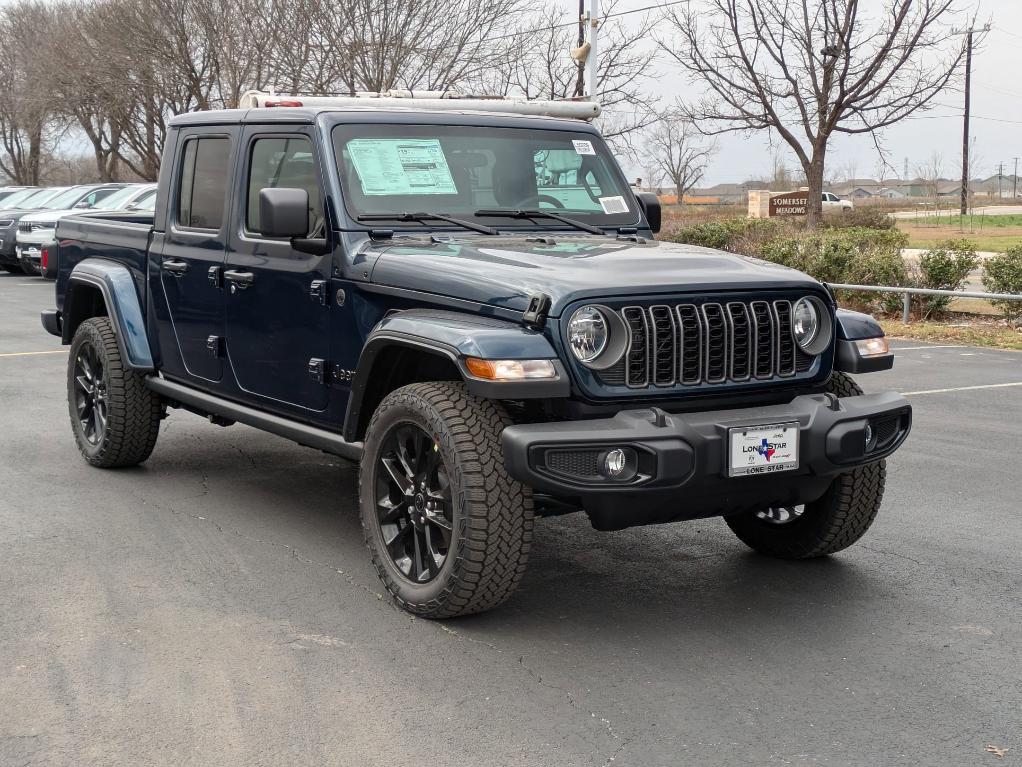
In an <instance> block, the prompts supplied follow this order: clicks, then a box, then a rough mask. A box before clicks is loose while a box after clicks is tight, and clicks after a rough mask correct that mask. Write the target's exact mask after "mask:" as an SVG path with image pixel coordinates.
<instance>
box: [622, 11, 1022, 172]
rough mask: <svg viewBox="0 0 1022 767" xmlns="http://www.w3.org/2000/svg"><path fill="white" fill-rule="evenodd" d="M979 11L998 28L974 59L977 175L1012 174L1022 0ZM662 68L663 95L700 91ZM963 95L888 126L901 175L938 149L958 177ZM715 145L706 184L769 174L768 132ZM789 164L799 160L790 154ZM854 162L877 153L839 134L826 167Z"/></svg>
mask: <svg viewBox="0 0 1022 767" xmlns="http://www.w3.org/2000/svg"><path fill="white" fill-rule="evenodd" d="M653 2H655V0H619V3H618V8H617V10H630V9H636V8H642V7H645V6H649V5H652V4H653ZM888 3H889V0H864V2H863V6H865V7H867V8H869V7H870V6H875V7H877V8H881V7H885V6H887V5H888ZM979 9H980V11H979V18H980V20H981V21H985V20H986V19H989V20H990V21H991V23H992V24H993V29H992V30H991V32H990V33H989V35H988V36H987V38H986V41H985V43H984V45H983V48H982V49H981V50H979V51H977V52H976V54H975V56H974V58H973V74H972V85H973V97H972V114H973V120H972V129H971V132H972V135H973V136H974V137H976V145H975V149H974V155H973V173H972V175H973V176H974V177H977V176H983V177H986V176H991V175H993V174H995V173H997V165H998V163H1000V162H1003V163H1004V172H1005V173H1006V174H1010V173H1011V172H1012V169H1013V167H1014V159H1013V158H1014V157H1016V156H1022V0H981V2H980V4H979ZM625 18H629V17H625ZM660 69H661V70H662V71H663V76H662V77H660V78H659V79H658V81H657V85H658V87H659V88H660V90H661V92H662V93H663V94H664V95H665V97H677V96H681V97H683V98H684V97H695V96H697V95H698V94H699V92H700V89H699V87H698V86H695V85H693V84H691V83H689V82H687V81H686V80H685V79H684V78H683V75H682V74H681V72H680V71H679V70H678V69H676V68H672V67H670V65H669V64H667V63H666V62H661V63H660ZM962 98H963V97H962V93H961V92H960V90H956V91H951V92H948V93H947V96H946V98H940V99H939V101H940V103H941V104H947V105H949V106H948V107H934V108H933V109H932V110H930V111H929V112H927V113H926V119H916V120H910V121H907V122H905V123H903V124H901V125H898V126H895V127H892V128H888V129H887V130H886V131H884V133H883V135H882V141H881V145H882V146H883V147H884V149H885V150H887V151H888V153H889V157H890V163H891V164H892V165H893V166H894V168H895V169H896V170H897V172H898V173H899V174H900V173H902V171H903V167H904V164H905V160H906V158H907V159H908V162H909V169H910V175H916V174H915V170H916V167H917V166H919V165H922V164H924V163H926V162H927V161H928V160H929V158H930V157H931V156H932V154H933V152H935V151H936V152H940V153H941V154H942V155H943V159H944V175H945V176H947V177H955V176H956V175H957V176H960V175H961V165H960V163H961V146H962V117H961V115H962ZM984 118H996V119H984ZM997 120H1006V121H1009V122H998V121H997ZM1010 121H1014V122H1010ZM718 145H719V147H720V151H719V152H718V154H717V156H716V157H715V158H714V160H713V163H712V165H711V166H710V169H709V171H708V173H707V176H706V178H705V181H704V183H705V184H715V183H718V182H723V181H744V180H746V179H748V178H749V177H750V176H756V175H769V171H770V169H771V167H772V161H771V151H772V150H771V149H770V148H769V144H768V142H767V140H766V138H765V137H762V138H756V137H754V138H749V137H743V136H730V137H727V136H722V137H720V138H718ZM785 146H786V145H785ZM788 162H789V163H790V164H791V165H796V164H797V163H796V162H795V160H794V157H793V156H790V155H788ZM850 164H854V166H855V167H856V171H857V175H858V176H860V177H872V176H874V175H875V169H876V166H877V152H876V149H875V148H874V147H873V141H872V139H871V138H870V137H869V136H862V137H852V138H850V137H844V136H842V137H838V138H836V139H834V141H833V142H832V144H831V146H830V149H829V151H828V162H827V166H828V171H834V170H837V169H839V168H847V167H848V166H849V165H850ZM1020 174H1022V161H1020Z"/></svg>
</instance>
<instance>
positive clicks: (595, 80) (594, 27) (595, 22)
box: [586, 0, 600, 101]
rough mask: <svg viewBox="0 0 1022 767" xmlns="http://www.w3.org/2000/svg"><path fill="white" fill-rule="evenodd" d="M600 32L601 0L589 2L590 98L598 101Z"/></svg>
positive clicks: (590, 0)
mask: <svg viewBox="0 0 1022 767" xmlns="http://www.w3.org/2000/svg"><path fill="white" fill-rule="evenodd" d="M599 31H600V0H589V58H588V59H587V60H586V63H587V64H588V65H589V98H590V99H591V100H593V101H595V100H596V97H597V95H598V94H599V92H600V83H599V79H600V78H599V71H600V70H599V65H598V64H597V50H598V49H597V47H596V37H597V33H598V32H599Z"/></svg>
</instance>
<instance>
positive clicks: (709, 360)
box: [598, 300, 815, 389]
mask: <svg viewBox="0 0 1022 767" xmlns="http://www.w3.org/2000/svg"><path fill="white" fill-rule="evenodd" d="M619 312H620V315H621V318H622V319H623V320H624V322H625V325H626V326H627V328H628V331H629V336H630V337H629V344H628V350H627V351H626V352H625V355H624V357H623V358H622V360H621V362H619V363H617V364H616V365H614V366H613V367H611V368H608V369H607V370H603V371H600V372H599V373H598V378H599V380H600V382H601V383H603V384H605V385H608V386H622V385H624V386H628V387H629V388H632V389H643V388H647V387H650V386H659V387H667V386H701V385H703V384H723V383H728V382H732V383H742V382H755V381H767V380H774V379H778V378H781V379H783V378H791V377H793V376H795V375H796V374H798V373H804V372H806V371H808V370H809V369H810V368H811V367H812V365H813V362H814V360H815V357H813V356H811V355H809V354H806V353H805V352H803V351H802V350H801V349H800V348H798V346H797V345H796V343H795V338H794V335H793V334H792V330H791V313H792V302H791V301H789V300H770V301H767V300H752V301H748V300H747V301H726V302H724V301H722V302H719V303H716V302H712V301H711V302H706V303H702V304H673V305H666V304H661V305H655V306H626V307H624V308H622V309H620V310H619Z"/></svg>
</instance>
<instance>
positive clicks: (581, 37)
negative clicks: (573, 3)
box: [575, 0, 586, 96]
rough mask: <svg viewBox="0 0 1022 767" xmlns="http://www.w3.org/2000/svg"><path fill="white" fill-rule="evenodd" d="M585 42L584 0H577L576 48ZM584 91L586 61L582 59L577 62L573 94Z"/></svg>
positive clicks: (578, 94) (577, 94) (583, 92)
mask: <svg viewBox="0 0 1022 767" xmlns="http://www.w3.org/2000/svg"><path fill="white" fill-rule="evenodd" d="M585 44H586V0H578V49H579V50H581V49H582V46H583V45H585ZM585 93H586V63H585V60H584V59H582V60H580V61H579V62H578V77H577V78H576V80H575V95H576V96H584V95H585Z"/></svg>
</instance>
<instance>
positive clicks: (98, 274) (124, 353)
mask: <svg viewBox="0 0 1022 767" xmlns="http://www.w3.org/2000/svg"><path fill="white" fill-rule="evenodd" d="M78 286H83V287H88V288H90V289H95V290H98V291H99V293H100V294H101V295H102V296H103V302H104V303H105V304H106V311H107V314H108V316H109V317H110V321H111V322H112V323H113V326H114V335H115V336H116V337H117V346H118V347H119V348H120V351H121V358H122V359H123V360H124V362H125V364H126V365H127V366H128V367H130V368H134V369H135V370H153V368H154V365H153V354H152V349H151V348H150V346H149V338H148V336H147V335H146V324H145V315H144V314H143V312H142V304H141V301H140V299H139V296H138V293H137V291H136V288H135V280H134V279H133V278H132V276H131V272H130V271H129V270H128V268H127V267H126V266H124V265H123V264H118V263H114V262H113V261H107V260H105V259H102V258H87V259H85V260H84V261H82V262H80V263H79V264H77V265H76V266H75V268H74V269H73V270H72V272H71V275H70V276H69V277H68V284H67V296H66V297H65V299H64V311H63V318H64V321H63V323H62V328H61V340H62V341H63V342H64V343H65V344H69V343H71V339H72V338H73V337H74V333H75V331H76V330H77V326H78V324H80V322H78V323H76V322H74V318H75V316H76V314H75V293H76V287H78ZM81 319H83V320H84V319H88V318H87V317H83V318H81Z"/></svg>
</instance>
